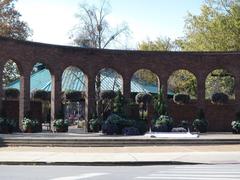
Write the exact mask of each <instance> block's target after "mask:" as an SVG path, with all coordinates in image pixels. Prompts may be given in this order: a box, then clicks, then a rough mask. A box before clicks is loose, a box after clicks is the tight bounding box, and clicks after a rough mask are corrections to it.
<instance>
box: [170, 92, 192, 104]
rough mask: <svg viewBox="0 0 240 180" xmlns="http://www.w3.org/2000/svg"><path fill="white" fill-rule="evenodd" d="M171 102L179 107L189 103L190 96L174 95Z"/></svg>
mask: <svg viewBox="0 0 240 180" xmlns="http://www.w3.org/2000/svg"><path fill="white" fill-rule="evenodd" d="M173 101H174V102H175V103H176V104H180V105H184V104H188V103H189V101H190V96H189V95H188V94H180V93H179V94H175V95H174V97H173Z"/></svg>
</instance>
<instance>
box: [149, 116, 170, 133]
mask: <svg viewBox="0 0 240 180" xmlns="http://www.w3.org/2000/svg"><path fill="white" fill-rule="evenodd" d="M172 128H173V120H172V118H171V117H169V116H165V115H161V116H160V117H159V118H158V119H156V120H155V122H154V125H153V128H152V130H153V131H156V132H170V131H171V130H172Z"/></svg>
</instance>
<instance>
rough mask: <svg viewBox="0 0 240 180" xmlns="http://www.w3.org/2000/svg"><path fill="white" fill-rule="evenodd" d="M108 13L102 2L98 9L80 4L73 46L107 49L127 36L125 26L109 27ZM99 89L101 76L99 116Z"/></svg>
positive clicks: (97, 82) (97, 90) (107, 4)
mask: <svg viewBox="0 0 240 180" xmlns="http://www.w3.org/2000/svg"><path fill="white" fill-rule="evenodd" d="M109 13H110V4H109V2H108V1H106V0H103V1H102V2H101V5H100V7H96V6H95V5H90V4H80V11H79V13H78V14H77V15H76V17H77V18H78V19H79V23H78V25H77V26H76V27H75V28H74V30H73V31H72V38H73V41H74V43H75V44H77V45H79V46H81V47H89V48H99V49H105V48H108V47H109V46H110V45H111V44H113V43H114V42H117V41H118V40H119V38H121V37H122V36H127V35H128V34H129V29H128V26H127V25H126V24H124V23H123V24H121V25H118V26H117V27H115V28H113V27H111V26H110V25H109V22H108V20H107V16H108V15H109ZM100 87H101V74H100V73H99V74H98V75H97V77H96V105H97V109H96V111H97V112H96V113H97V115H98V116H99V115H100V112H99V111H100V90H101V89H100Z"/></svg>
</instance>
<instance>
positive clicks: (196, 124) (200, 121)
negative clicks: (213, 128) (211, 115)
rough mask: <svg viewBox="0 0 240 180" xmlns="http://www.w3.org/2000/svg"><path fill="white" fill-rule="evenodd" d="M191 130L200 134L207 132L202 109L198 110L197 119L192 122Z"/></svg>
mask: <svg viewBox="0 0 240 180" xmlns="http://www.w3.org/2000/svg"><path fill="white" fill-rule="evenodd" d="M192 125H193V128H194V130H196V131H198V132H200V133H205V132H207V127H208V122H207V120H206V119H205V114H204V112H203V110H202V109H200V110H199V112H198V117H197V119H195V120H194V121H193V124H192Z"/></svg>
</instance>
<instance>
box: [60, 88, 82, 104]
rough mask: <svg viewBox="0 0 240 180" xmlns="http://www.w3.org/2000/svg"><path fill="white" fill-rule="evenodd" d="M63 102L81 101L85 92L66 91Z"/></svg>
mask: <svg viewBox="0 0 240 180" xmlns="http://www.w3.org/2000/svg"><path fill="white" fill-rule="evenodd" d="M64 97H65V100H68V101H71V102H76V101H82V100H84V98H85V92H83V91H73V90H72V91H66V92H64Z"/></svg>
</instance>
